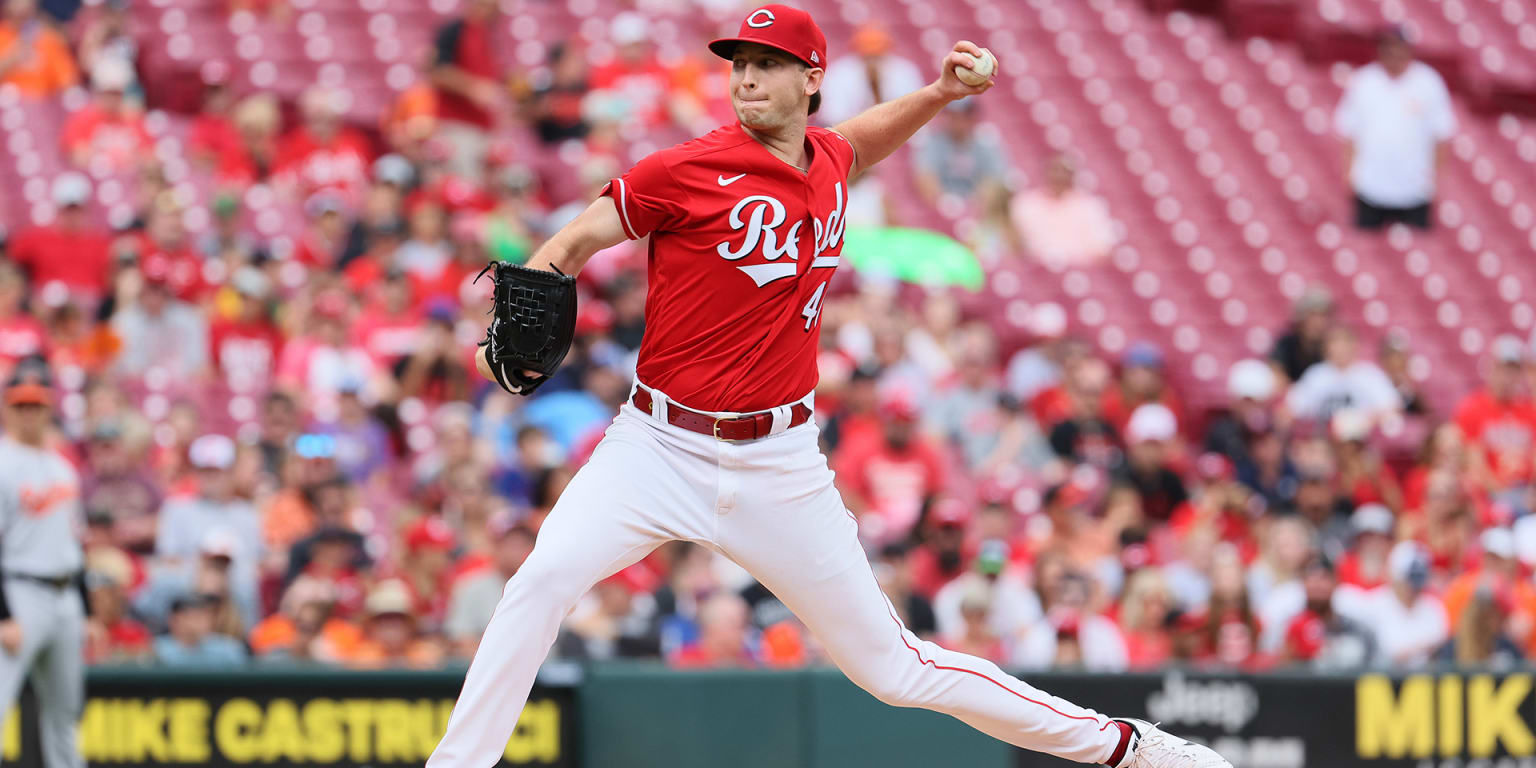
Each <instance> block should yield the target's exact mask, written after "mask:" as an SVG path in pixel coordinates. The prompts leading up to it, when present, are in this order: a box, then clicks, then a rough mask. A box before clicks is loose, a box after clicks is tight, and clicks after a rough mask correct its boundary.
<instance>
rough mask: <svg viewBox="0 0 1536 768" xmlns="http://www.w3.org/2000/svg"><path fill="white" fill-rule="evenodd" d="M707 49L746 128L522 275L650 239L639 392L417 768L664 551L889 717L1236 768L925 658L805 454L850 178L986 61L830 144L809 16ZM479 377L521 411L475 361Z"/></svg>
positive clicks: (498, 715) (1088, 758)
mask: <svg viewBox="0 0 1536 768" xmlns="http://www.w3.org/2000/svg"><path fill="white" fill-rule="evenodd" d="M709 47H710V50H711V51H713V52H714V53H715V54H716V55H719V56H720V57H722V58H725V59H729V60H730V61H731V64H732V69H731V79H730V88H731V102H732V105H733V107H734V108H735V111H736V116H737V118H738V120H739V122H737V123H736V124H733V125H727V126H724V127H722V128H720V129H718V130H715V131H713V132H712V133H709V134H708V135H705V136H703V137H700V138H698V139H695V140H693V141H689V142H687V143H684V144H681V145H678V146H676V147H672V148H670V149H665V150H662V151H659V152H657V153H655V154H652V155H650V156H649V157H647V158H645V159H644V160H641V161H640V162H639V163H638V164H636V165H635V167H634V168H632V169H630V171H629V172H628V173H626V174H625V175H623V176H621V177H619V178H617V179H614V180H613V181H612V182H610V183H609V185H608V187H607V188H606V189H605V190H604V191H603V192H602V194H601V196H600V197H599V198H598V199H597V200H596V201H595V202H593V203H592V205H591V206H590V207H589V208H587V210H586V211H585V212H583V213H582V214H581V215H580V216H578V217H577V218H576V219H575V220H574V221H572V222H571V223H570V224H569V225H567V226H566V227H565V228H564V229H562V230H561V231H560V232H558V233H556V234H555V235H554V236H553V237H552V238H550V240H549V242H548V243H546V244H545V245H544V247H542V248H541V249H540V250H539V251H538V252H537V253H536V254H534V256H533V258H532V259H531V260H530V262H529V264H528V266H529V267H532V268H534V269H542V270H557V271H559V272H561V273H564V274H566V275H573V274H575V273H576V272H577V271H578V270H580V269H581V268H582V265H583V264H585V263H586V261H587V259H588V258H589V257H590V256H591V255H592V254H593V253H596V252H597V251H600V250H602V249H604V248H609V247H611V246H613V245H616V244H618V243H619V242H621V241H623V240H624V239H626V238H628V239H638V238H642V237H647V236H649V237H650V254H649V264H648V277H649V290H650V293H649V296H648V297H647V301H646V310H645V320H646V330H645V337H644V340H643V341H642V344H641V347H640V356H639V364H638V367H637V371H636V379H637V381H636V383H635V386H634V390H633V393H632V396H631V398H630V401H629V402H627V403H625V404H624V405H623V406H622V408H621V409H620V412H619V415H618V416H617V417H616V418H615V419H614V421H613V424H612V425H611V426H609V427H608V430H607V432H606V434H605V435H604V437H603V440H602V442H601V443H599V444H598V446H597V449H596V450H595V451H594V452H593V454H592V457H591V459H590V460H589V461H588V462H587V464H586V465H585V466H583V467H582V468H581V470H580V471H579V472H577V473H576V476H575V477H574V478H573V479H572V480H571V482H570V485H569V486H568V487H567V488H566V490H565V493H564V494H563V495H561V497H560V500H559V502H558V503H557V504H556V505H555V507H554V510H553V511H552V512H551V513H550V515H549V517H548V519H547V520H546V521H545V523H544V525H543V527H542V529H541V530H540V531H539V536H538V542H537V544H536V545H535V547H534V550H533V554H532V555H531V556H530V557H529V558H528V561H527V562H526V563H525V564H524V565H523V567H522V569H521V570H519V571H518V573H517V575H516V576H515V577H513V578H512V579H511V580H510V581H509V582H508V583H507V588H506V590H505V592H504V593H503V595H502V599H501V602H500V604H499V605H498V606H497V607H496V612H495V615H494V616H493V618H492V619H491V622H490V626H489V627H487V629H486V632H485V636H484V639H483V640H482V642H481V643H480V647H479V651H478V652H477V653H476V654H475V658H474V662H473V663H472V664H471V666H470V668H469V674H468V677H467V678H466V679H465V681H464V689H463V691H462V692H461V693H460V695H459V700H458V704H457V705H456V706H455V707H454V710H453V715H452V717H451V718H450V719H449V722H448V729H447V733H446V734H445V735H444V736H443V739H442V741H441V743H439V744H438V746H437V750H436V751H435V752H433V754H432V757H431V758H430V759H429V760H428V761H427V766H428V768H487V766H491V765H493V764H495V763H496V762H497V761H498V760H499V759H500V757H501V755H502V752H503V750H504V749H505V747H506V744H507V740H508V738H509V737H510V736H511V734H512V730H513V727H514V726H515V725H516V723H517V719H518V716H519V714H520V712H521V710H522V708H523V704H524V703H525V701H526V699H527V696H528V692H529V689H530V688H531V687H532V685H533V681H534V675H535V673H536V672H537V671H538V668H539V665H540V664H541V663H542V662H543V660H544V657H545V655H546V654H547V653H548V651H549V648H550V645H551V644H552V643H553V642H554V639H555V635H556V632H557V631H558V630H559V627H560V622H561V620H562V619H563V618H564V617H565V615H566V614H567V612H569V611H570V609H571V607H572V606H573V605H574V604H575V602H576V601H577V599H578V598H580V597H581V595H582V594H583V593H585V592H586V591H587V590H588V589H589V588H590V587H591V586H592V585H593V584H595V583H596V582H598V581H599V580H601V579H603V578H605V577H606V576H608V575H609V574H612V573H614V572H616V571H618V570H619V569H622V568H624V567H626V566H628V565H630V564H631V563H634V562H636V561H638V560H639V559H640V558H642V557H644V556H645V555H646V554H647V553H649V552H650V551H651V550H653V549H655V548H656V547H657V546H659V545H660V544H662V543H663V542H666V541H669V540H674V539H681V540H685V541H691V542H694V543H697V544H699V545H702V546H704V547H708V548H709V549H711V550H714V551H716V552H719V553H721V554H723V555H725V556H726V557H729V558H730V559H732V560H734V561H735V562H737V563H739V564H740V565H741V566H742V567H744V568H746V569H747V570H748V571H750V572H751V573H752V574H753V576H755V577H756V578H757V579H758V580H759V581H760V582H762V583H763V584H764V585H765V586H767V587H768V588H769V589H770V590H772V591H773V593H774V594H775V595H776V596H778V598H779V599H780V600H782V601H783V602H784V604H785V605H787V606H789V608H790V609H791V610H793V611H794V612H795V614H796V615H797V616H798V617H799V618H800V619H801V621H803V622H804V623H805V625H806V626H807V627H808V628H809V629H810V631H811V632H813V633H814V634H815V635H816V638H817V639H818V640H819V641H820V643H821V645H822V646H823V647H825V648H826V650H827V653H828V654H829V655H830V656H831V658H832V660H833V661H834V662H836V663H837V665H838V667H839V668H841V669H842V670H843V672H844V673H846V674H847V675H848V677H850V678H851V679H852V680H853V681H854V682H855V683H857V684H858V685H859V686H861V687H862V688H864V689H865V690H867V691H869V692H870V693H872V694H873V695H874V696H876V697H877V698H879V699H880V700H881V701H884V702H887V703H889V704H893V705H895V706H901V707H923V708H927V709H932V710H935V711H938V712H943V713H946V714H949V715H953V716H954V717H957V718H959V719H960V720H963V721H964V722H966V723H968V724H970V725H971V726H973V727H975V728H977V729H979V730H981V731H983V732H985V733H987V734H990V735H992V736H994V737H996V738H998V739H1001V740H1003V741H1006V742H1008V743H1009V744H1014V745H1017V746H1020V747H1024V748H1027V749H1032V750H1038V751H1042V752H1047V753H1050V754H1053V755H1058V756H1060V757H1063V758H1066V759H1069V760H1075V761H1078V762H1083V763H1101V764H1105V765H1109V766H1113V767H1114V768H1123V767H1124V766H1137V767H1138V768H1221V767H1227V768H1229V766H1228V763H1227V762H1226V761H1225V760H1223V759H1222V758H1221V757H1220V756H1219V755H1217V754H1216V753H1215V752H1213V751H1211V750H1210V749H1207V748H1206V747H1203V746H1200V745H1197V744H1193V743H1191V742H1188V741H1185V740H1184V739H1180V738H1176V737H1173V736H1170V735H1168V734H1166V733H1164V732H1162V731H1161V730H1159V729H1157V728H1156V727H1154V726H1153V725H1152V724H1150V723H1146V722H1143V721H1137V720H1128V719H1112V718H1109V717H1106V716H1104V715H1101V714H1099V713H1097V712H1094V711H1092V710H1088V709H1084V708H1083V707H1080V706H1077V705H1075V704H1073V703H1071V702H1068V701H1065V700H1063V699H1060V698H1057V697H1055V696H1051V695H1050V694H1048V693H1045V692H1043V691H1040V690H1038V689H1036V688H1034V687H1032V686H1030V685H1029V684H1027V683H1025V682H1023V681H1021V680H1019V679H1017V678H1014V677H1011V676H1009V675H1008V674H1006V673H1004V672H1003V671H1002V670H1001V669H999V668H998V667H997V665H995V664H993V663H991V662H989V661H985V660H983V659H979V658H975V657H972V656H967V655H964V654H960V653H956V652H954V651H949V650H946V649H944V648H941V647H939V646H938V645H935V644H933V643H931V642H927V641H924V640H920V639H918V638H917V636H916V635H914V634H912V633H911V632H910V631H908V630H907V629H906V627H904V626H903V625H902V623H901V620H900V619H899V618H898V617H897V614H896V611H895V609H894V608H892V606H891V604H890V602H889V601H888V600H887V599H886V598H885V595H884V593H883V592H882V591H881V589H880V585H879V584H877V583H876V581H875V576H874V574H873V572H872V571H871V569H870V567H869V564H868V561H867V560H866V558H865V554H864V550H863V548H862V546H861V545H860V543H859V538H858V525H857V522H856V521H855V520H854V518H853V516H852V515H851V514H850V513H849V512H848V511H847V509H846V508H845V507H844V506H843V502H842V499H841V498H840V497H839V495H838V492H837V490H836V488H835V487H834V486H833V484H832V472H831V470H830V469H828V467H827V461H826V458H825V457H824V456H823V455H822V453H821V451H820V449H819V448H818V445H817V427H816V424H815V422H814V420H813V419H812V418H811V414H812V403H811V393H812V390H813V388H814V387H815V385H816V381H817V373H816V347H817V336H818V333H819V331H820V319H821V301H822V297H823V294H824V293H825V291H826V286H827V281H828V280H829V279H830V278H831V276H832V272H833V270H835V269H836V268H837V266H838V258H839V257H838V254H839V252H840V250H841V246H842V235H843V227H844V223H843V213H844V210H845V201H846V196H847V185H848V180H849V179H850V178H853V177H855V176H857V175H858V174H860V173H862V172H863V171H864V170H865V169H867V168H869V167H870V166H872V165H874V164H875V163H877V162H879V161H880V160H881V159H883V158H885V157H886V156H888V155H890V154H891V152H893V151H895V150H896V148H897V147H899V146H900V145H901V144H902V143H903V142H905V141H906V140H907V139H908V138H910V137H911V136H912V134H913V133H915V132H916V131H917V129H919V128H921V127H922V126H923V125H924V124H926V123H927V122H928V121H929V120H931V119H932V118H933V116H934V115H936V114H938V112H939V110H940V109H942V108H943V107H944V105H945V104H948V103H949V102H951V101H954V100H956V99H961V98H965V97H968V96H970V97H974V96H978V95H980V94H982V93H984V92H985V91H986V90H987V89H988V88H990V87H991V86H992V84H993V81H990V80H989V81H987V82H984V83H982V84H981V85H977V86H970V85H966V84H965V83H964V82H962V81H961V79H960V78H959V76H957V75H956V73H955V68H956V67H961V66H969V65H970V62H971V61H972V59H971V57H970V56H969V55H967V54H970V55H977V56H979V55H981V49H980V48H978V47H977V46H976V45H974V44H972V43H970V42H960V43H957V44H956V45H955V47H954V50H953V51H952V52H950V53H949V54H948V55H947V56H946V57H945V58H944V61H943V63H942V65H941V70H942V71H941V74H940V76H939V79H938V80H937V81H936V82H934V83H932V84H930V85H928V86H926V87H924V88H923V89H921V90H919V91H917V92H915V93H912V94H909V95H907V96H903V97H901V98H899V99H896V100H894V101H891V102H887V103H884V104H880V105H878V106H876V107H874V108H872V109H870V110H868V111H866V112H864V113H863V114H861V115H859V116H858V117H855V118H853V119H851V120H848V121H847V122H845V123H843V124H841V125H838V126H837V127H836V128H834V129H832V130H828V129H825V128H818V127H811V126H808V125H807V118H808V115H809V114H810V113H813V112H814V111H815V110H816V108H817V106H818V105H819V99H820V96H819V94H818V93H817V90H818V89H819V88H820V87H821V83H822V75H823V69H822V67H823V66H824V65H825V63H826V61H827V50H826V38H825V36H824V35H823V34H822V32H821V30H820V29H819V28H818V27H817V26H816V23H815V22H814V21H813V20H812V19H811V17H810V15H809V14H807V13H806V12H804V11H801V10H798V9H795V8H790V7H788V6H784V5H776V4H775V5H766V6H763V7H760V8H757V9H755V10H753V11H752V12H751V13H749V14H747V16H746V18H745V19H744V20H743V21H742V24H741V29H740V33H739V34H738V35H737V37H735V38H729V39H723V40H716V41H714V42H712V43H710V46H709ZM494 330H495V329H494V328H493V333H494ZM477 365H478V367H479V369H480V372H481V374H482V375H484V376H486V377H487V378H491V379H494V380H496V381H498V383H501V384H502V386H504V387H507V388H508V389H509V390H512V391H526V390H524V389H520V388H514V387H511V386H509V385H508V383H507V382H508V381H509V380H515V379H516V377H515V376H509V375H508V372H507V371H505V370H497V368H496V367H495V366H496V357H494V356H492V357H491V359H489V360H488V359H487V356H486V354H485V350H484V349H482V350H481V354H480V356H479V358H478V360H477ZM521 373H523V374H527V375H532V374H535V373H536V372H533V371H527V370H526V369H521Z"/></svg>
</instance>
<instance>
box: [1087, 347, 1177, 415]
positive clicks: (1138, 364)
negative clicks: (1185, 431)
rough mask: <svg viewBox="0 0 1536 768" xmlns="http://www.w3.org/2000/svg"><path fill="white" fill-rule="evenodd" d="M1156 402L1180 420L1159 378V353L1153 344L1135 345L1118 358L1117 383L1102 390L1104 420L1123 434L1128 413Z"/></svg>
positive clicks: (1174, 402)
mask: <svg viewBox="0 0 1536 768" xmlns="http://www.w3.org/2000/svg"><path fill="white" fill-rule="evenodd" d="M1147 403H1159V404H1161V405H1163V406H1164V407H1166V408H1167V409H1168V410H1169V411H1172V412H1173V416H1174V418H1175V419H1176V420H1178V421H1180V422H1182V421H1183V417H1184V414H1183V407H1182V406H1181V405H1180V403H1179V399H1178V397H1177V396H1175V395H1174V393H1173V390H1172V389H1171V388H1170V387H1169V386H1168V384H1167V382H1166V381H1165V380H1164V378H1163V351H1162V350H1161V349H1159V348H1158V347H1157V345H1156V344H1152V343H1150V342H1145V341H1142V342H1137V343H1135V344H1132V345H1131V346H1130V348H1129V349H1127V350H1126V351H1125V354H1124V355H1123V356H1122V357H1121V358H1120V380H1119V381H1117V382H1115V383H1114V384H1113V385H1111V386H1109V387H1108V388H1106V389H1105V390H1104V406H1103V410H1104V420H1105V421H1108V422H1109V423H1110V424H1112V425H1114V427H1115V429H1116V430H1117V431H1119V432H1120V433H1121V434H1124V433H1125V425H1126V422H1128V421H1130V419H1131V412H1133V411H1135V410H1136V409H1137V408H1138V407H1140V406H1142V405H1146V404H1147Z"/></svg>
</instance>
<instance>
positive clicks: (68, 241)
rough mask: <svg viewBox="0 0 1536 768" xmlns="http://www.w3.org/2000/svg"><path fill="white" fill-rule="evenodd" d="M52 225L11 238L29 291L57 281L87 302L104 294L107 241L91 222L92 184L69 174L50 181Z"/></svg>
mask: <svg viewBox="0 0 1536 768" xmlns="http://www.w3.org/2000/svg"><path fill="white" fill-rule="evenodd" d="M52 194H53V204H54V205H56V206H58V218H56V219H55V220H54V222H53V223H52V224H48V225H45V226H41V227H36V228H33V229H28V230H23V231H22V232H20V233H19V234H17V235H16V237H15V238H13V239H12V240H11V243H10V248H9V251H10V257H11V260H12V261H14V262H16V264H17V265H19V266H20V267H21V268H22V269H23V270H25V271H26V272H27V275H28V276H29V277H30V278H31V280H32V288H33V291H34V292H40V291H42V290H44V289H46V288H47V287H48V286H49V285H50V284H53V283H59V284H62V285H63V286H64V287H66V288H68V289H69V291H70V292H71V293H74V294H76V295H77V296H78V297H79V298H80V299H82V300H84V301H85V302H87V303H89V304H94V303H95V302H96V301H97V300H98V299H100V298H102V297H103V296H104V295H105V294H106V290H107V280H108V278H109V277H110V276H111V272H112V270H111V267H112V253H111V246H112V241H111V238H109V237H108V235H107V233H106V232H104V231H102V230H101V229H99V228H97V226H96V225H95V224H94V223H93V222H92V221H91V220H90V215H89V213H88V212H87V210H86V204H87V203H88V202H89V201H90V199H91V182H90V179H88V178H86V176H85V175H84V174H81V173H76V172H74V171H68V172H65V173H63V174H60V175H59V176H58V177H57V178H55V179H54V180H53V189H52Z"/></svg>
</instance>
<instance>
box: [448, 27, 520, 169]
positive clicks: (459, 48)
mask: <svg viewBox="0 0 1536 768" xmlns="http://www.w3.org/2000/svg"><path fill="white" fill-rule="evenodd" d="M500 15H501V13H500V9H499V7H498V4H497V2H496V0H469V2H468V3H467V5H466V6H465V8H464V15H463V16H460V17H459V18H457V19H455V20H453V21H450V22H448V23H447V24H445V25H444V26H443V27H441V28H439V29H438V30H437V38H436V42H435V43H434V47H433V53H432V69H431V77H432V85H433V86H434V87H435V88H436V89H437V119H438V126H437V136H438V138H439V139H441V140H443V141H444V142H446V143H447V145H448V147H449V150H450V152H452V156H451V157H450V160H449V164H450V168H451V170H452V172H453V174H454V175H456V176H460V177H462V178H465V179H470V180H474V181H478V180H479V179H480V178H481V174H482V173H483V172H484V165H485V155H486V152H487V150H488V149H489V147H490V139H489V135H488V134H489V132H490V130H491V129H492V128H494V127H495V125H496V119H497V117H498V113H499V111H500V110H501V109H502V97H503V94H502V89H501V86H500V85H499V84H498V82H497V73H498V71H499V67H498V66H497V63H496V54H495V47H494V43H493V42H492V28H493V27H494V26H495V23H496V20H497V18H499V17H500Z"/></svg>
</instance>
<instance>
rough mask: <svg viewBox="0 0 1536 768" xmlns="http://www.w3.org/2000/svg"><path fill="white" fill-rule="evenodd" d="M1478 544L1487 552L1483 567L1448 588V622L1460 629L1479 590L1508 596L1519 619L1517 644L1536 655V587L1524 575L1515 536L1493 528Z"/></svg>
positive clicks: (1461, 577)
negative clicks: (1521, 570) (1516, 557)
mask: <svg viewBox="0 0 1536 768" xmlns="http://www.w3.org/2000/svg"><path fill="white" fill-rule="evenodd" d="M1478 544H1480V545H1481V547H1482V550H1483V556H1482V561H1481V563H1480V564H1479V566H1478V567H1477V568H1476V569H1473V570H1468V571H1465V572H1463V573H1462V574H1461V575H1459V576H1457V577H1456V578H1454V579H1452V580H1451V583H1450V584H1449V585H1448V586H1447V587H1446V588H1445V594H1444V596H1443V597H1442V598H1441V601H1442V602H1444V603H1445V615H1446V618H1447V619H1448V620H1449V623H1450V625H1451V626H1452V627H1460V626H1461V621H1462V614H1463V612H1465V611H1466V610H1467V607H1468V605H1469V604H1470V603H1471V601H1472V600H1473V597H1474V595H1476V594H1477V592H1478V591H1479V590H1488V591H1490V592H1492V593H1495V594H1499V595H1504V596H1507V597H1508V600H1509V605H1508V612H1509V613H1510V614H1511V615H1513V616H1514V617H1515V618H1516V621H1515V622H1513V623H1514V624H1515V625H1517V627H1518V629H1519V630H1520V631H1519V633H1518V634H1517V635H1516V636H1515V637H1514V638H1513V639H1514V641H1515V642H1516V643H1517V644H1519V645H1520V647H1522V648H1525V649H1527V653H1530V652H1533V651H1536V633H1533V632H1532V629H1533V628H1536V627H1533V621H1536V586H1532V584H1531V582H1530V580H1529V579H1526V578H1523V577H1522V575H1521V573H1520V564H1519V562H1518V561H1516V560H1515V538H1514V536H1513V535H1512V534H1510V532H1509V530H1508V529H1505V528H1489V529H1488V530H1486V531H1483V533H1482V536H1480V537H1479V538H1478Z"/></svg>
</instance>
